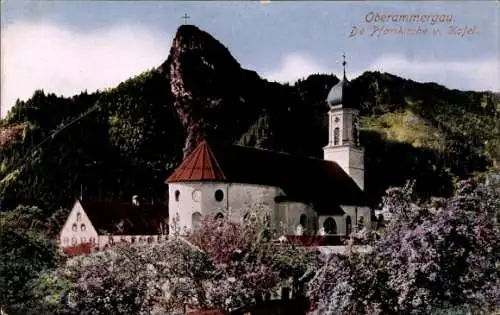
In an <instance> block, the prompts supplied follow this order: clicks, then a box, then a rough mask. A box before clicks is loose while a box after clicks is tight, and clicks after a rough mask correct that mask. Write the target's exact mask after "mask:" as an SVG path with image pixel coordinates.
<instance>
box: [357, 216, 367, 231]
mask: <svg viewBox="0 0 500 315" xmlns="http://www.w3.org/2000/svg"><path fill="white" fill-rule="evenodd" d="M364 227H365V218H364V217H363V216H360V217H359V219H358V230H362V229H363V228H364Z"/></svg>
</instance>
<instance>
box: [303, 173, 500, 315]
mask: <svg viewBox="0 0 500 315" xmlns="http://www.w3.org/2000/svg"><path fill="white" fill-rule="evenodd" d="M490 183H491V182H490ZM489 185H490V184H489V183H488V182H486V183H478V182H476V181H473V180H468V181H462V182H459V183H458V185H457V190H456V192H455V194H454V195H453V196H452V197H451V198H449V199H447V200H436V201H435V202H433V203H431V204H427V205H417V204H415V203H412V201H411V199H410V196H411V187H406V189H400V188H394V189H390V190H389V191H388V193H387V196H386V197H385V200H384V205H385V207H386V208H387V209H388V210H389V211H390V212H391V213H392V219H391V221H390V223H389V224H388V226H387V230H386V232H385V234H384V235H383V236H382V237H381V238H380V239H378V240H377V239H376V238H372V242H371V244H372V246H373V253H372V254H368V255H366V254H350V255H348V256H347V257H334V258H332V259H331V260H330V261H329V262H328V263H327V264H326V266H325V267H323V269H322V271H321V272H320V273H319V274H318V276H317V277H316V279H314V281H312V283H311V294H312V295H313V296H314V297H315V298H316V299H317V300H318V307H319V309H320V310H323V311H325V312H326V313H333V310H335V312H339V313H341V314H344V313H345V314H347V313H352V312H355V313H370V314H377V313H379V314H380V313H384V314H385V313H402V314H414V313H415V314H417V313H418V314H421V313H425V314H428V313H432V312H437V311H440V310H443V309H449V308H463V309H466V310H471V311H478V310H485V309H491V308H494V307H499V306H500V282H499V279H500V277H499V276H500V270H499V268H498V264H499V257H500V234H499V233H498V229H497V228H495V226H494V224H493V223H494V220H493V216H491V215H490V214H491V213H495V211H498V199H494V198H496V197H495V195H494V194H492V193H491V187H489Z"/></svg>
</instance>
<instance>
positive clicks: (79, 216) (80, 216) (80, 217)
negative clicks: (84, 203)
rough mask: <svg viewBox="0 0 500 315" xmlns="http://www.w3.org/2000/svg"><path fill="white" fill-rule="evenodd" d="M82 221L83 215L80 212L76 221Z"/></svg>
mask: <svg viewBox="0 0 500 315" xmlns="http://www.w3.org/2000/svg"><path fill="white" fill-rule="evenodd" d="M81 220H82V214H81V213H80V212H78V213H77V214H76V221H81Z"/></svg>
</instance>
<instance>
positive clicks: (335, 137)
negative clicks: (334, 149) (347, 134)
mask: <svg viewBox="0 0 500 315" xmlns="http://www.w3.org/2000/svg"><path fill="white" fill-rule="evenodd" d="M339 140H340V129H339V127H335V129H334V130H333V144H334V145H338V144H339Z"/></svg>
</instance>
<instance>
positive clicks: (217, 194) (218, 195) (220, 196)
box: [215, 189, 224, 202]
mask: <svg viewBox="0 0 500 315" xmlns="http://www.w3.org/2000/svg"><path fill="white" fill-rule="evenodd" d="M222 199H224V192H223V191H222V190H220V189H217V190H216V191H215V200H216V201H219V202H220V201H222Z"/></svg>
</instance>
